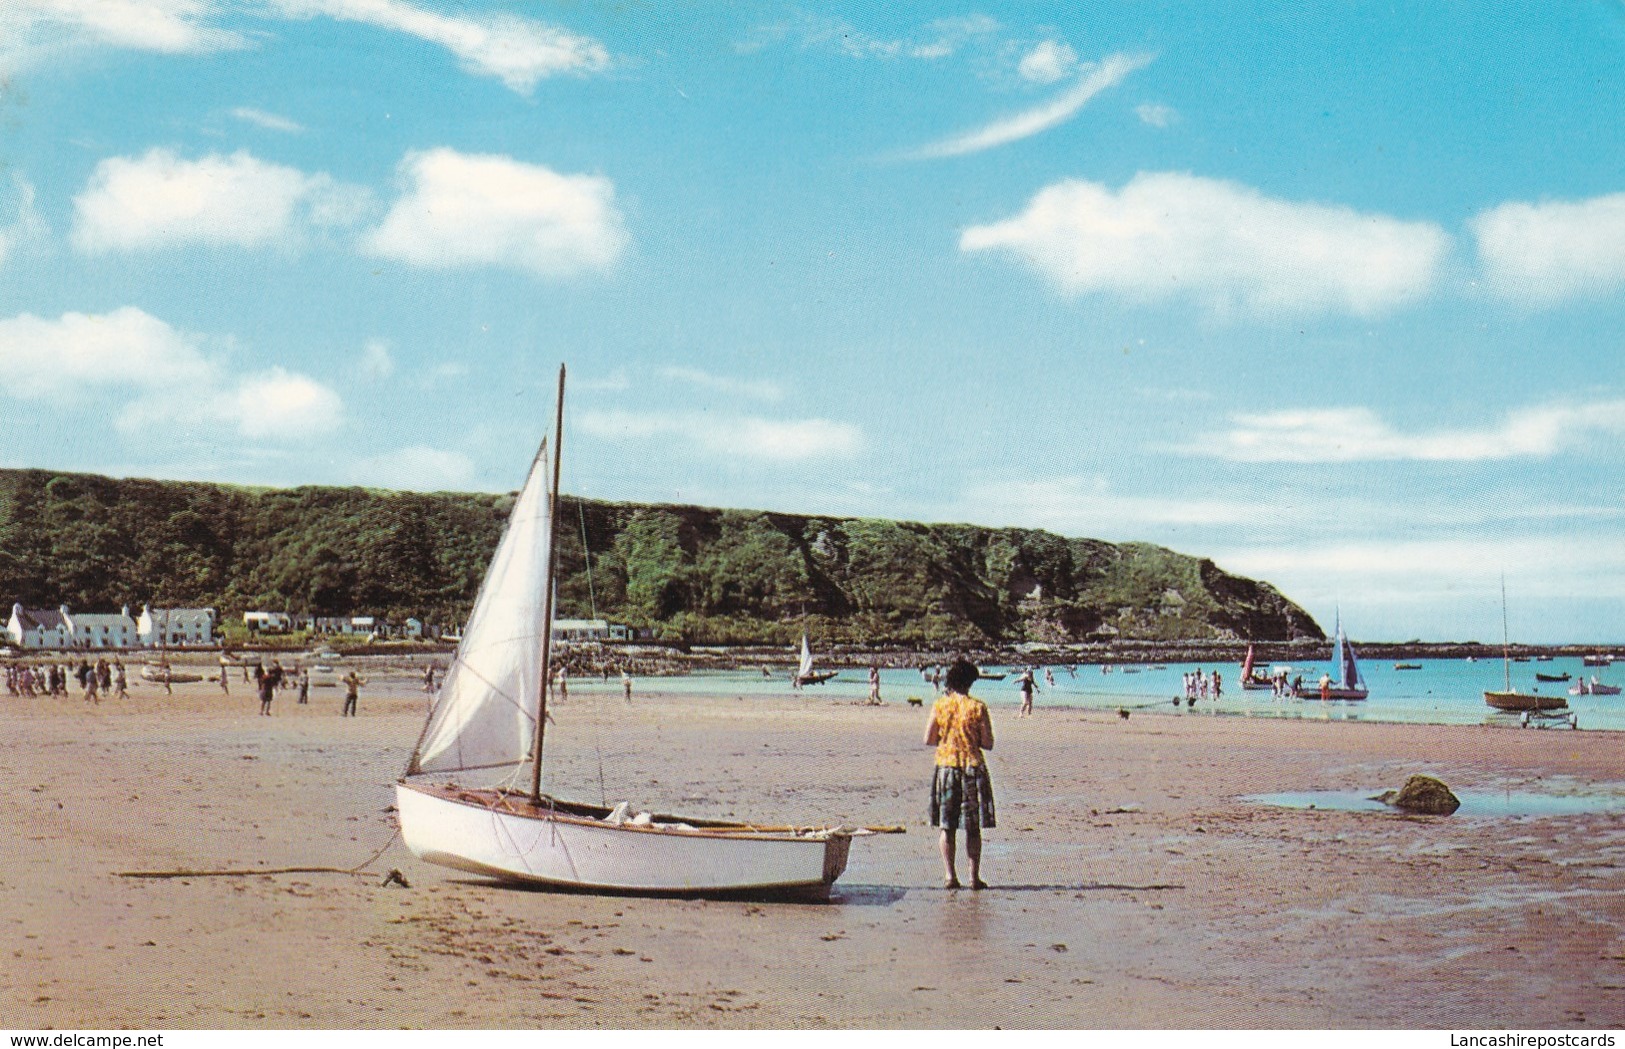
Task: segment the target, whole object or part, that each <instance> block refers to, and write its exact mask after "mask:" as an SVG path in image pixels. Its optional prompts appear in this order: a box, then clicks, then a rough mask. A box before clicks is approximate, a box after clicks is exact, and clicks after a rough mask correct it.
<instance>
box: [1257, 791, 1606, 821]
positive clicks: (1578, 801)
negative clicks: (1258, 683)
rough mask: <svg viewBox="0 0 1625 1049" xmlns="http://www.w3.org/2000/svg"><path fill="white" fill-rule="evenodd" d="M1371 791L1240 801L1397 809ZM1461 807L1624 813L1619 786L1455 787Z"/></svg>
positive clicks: (1494, 811) (1460, 812)
mask: <svg viewBox="0 0 1625 1049" xmlns="http://www.w3.org/2000/svg"><path fill="white" fill-rule="evenodd" d="M1381 793H1382V789H1373V790H1305V791H1287V792H1284V793H1280V794H1249V795H1247V796H1246V797H1244V798H1242V799H1241V800H1242V801H1249V802H1253V803H1254V804H1258V805H1274V806H1276V807H1277V808H1286V809H1330V810H1332V811H1335V812H1385V813H1392V814H1395V815H1400V814H1402V813H1401V812H1400V810H1399V809H1396V808H1394V807H1392V806H1390V805H1386V804H1384V803H1383V802H1380V801H1377V800H1375V798H1374V795H1377V794H1381ZM1455 795H1456V797H1458V798H1460V799H1461V808H1459V809H1457V810H1456V811H1455V816H1456V817H1462V816H1469V817H1471V816H1479V817H1505V816H1583V815H1586V814H1588V813H1593V812H1619V813H1625V792H1621V791H1620V790H1618V789H1606V790H1596V791H1591V792H1586V793H1548V792H1542V791H1532V790H1505V791H1500V790H1496V791H1485V790H1458V791H1455Z"/></svg>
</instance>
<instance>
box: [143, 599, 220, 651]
mask: <svg viewBox="0 0 1625 1049" xmlns="http://www.w3.org/2000/svg"><path fill="white" fill-rule="evenodd" d="M135 627H136V635H137V637H139V638H140V640H141V643H142V644H143V645H146V646H147V647H148V648H167V647H169V646H171V645H175V646H180V645H209V644H213V643H214V609H212V608H150V607H148V606H146V605H142V606H141V615H140V617H139V618H137V619H136V621H135Z"/></svg>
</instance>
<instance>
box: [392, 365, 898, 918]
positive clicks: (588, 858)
mask: <svg viewBox="0 0 1625 1049" xmlns="http://www.w3.org/2000/svg"><path fill="white" fill-rule="evenodd" d="M563 414H564V369H562V368H560V369H559V401H558V424H557V426H556V428H555V435H554V444H553V463H552V469H551V471H550V470H549V468H548V463H547V454H546V453H547V445H546V442H545V441H544V442H543V443H542V448H541V449H540V450H539V451H538V452H537V454H536V458H535V459H534V460H533V462H532V464H531V469H530V475H529V476H528V477H527V479H526V481H525V485H524V487H523V488H522V489H521V490H520V492H519V497H518V498H517V499H516V500H515V502H514V506H513V510H512V512H511V513H510V515H509V518H508V523H507V526H506V527H505V529H504V530H503V534H502V538H501V540H500V541H499V542H498V544H497V549H496V552H495V554H494V555H493V556H492V559H491V564H490V567H489V568H488V569H487V571H486V576H485V581H484V583H483V584H482V585H481V587H480V592H479V596H478V597H477V598H476V600H475V604H474V612H473V615H472V616H471V617H470V618H469V621H468V625H467V627H466V629H465V630H464V638H463V641H462V643H461V644H460V645H459V646H458V649H457V653H456V655H455V656H454V657H453V659H452V663H451V666H450V668H449V669H448V670H447V671H446V676H445V678H444V680H443V681H442V683H441V686H440V689H439V691H438V693H437V694H436V696H435V701H434V705H433V708H432V709H431V711H430V713H429V717H428V720H427V721H426V722H425V724H424V726H423V732H422V734H421V735H420V736H419V738H418V742H417V745H416V746H415V747H414V748H413V751H412V757H411V760H410V761H409V762H408V764H407V768H406V772H405V774H404V776H403V777H402V779H401V780H400V781H398V782H397V783H396V785H395V798H396V807H397V811H398V815H399V820H400V828H401V838H402V840H403V841H404V842H405V843H406V846H407V848H409V849H411V851H412V852H413V854H414V855H416V856H417V857H419V858H420V859H423V860H425V861H427V862H430V863H436V864H440V865H442V866H446V867H451V868H454V869H456V870H461V871H466V872H469V873H472V874H478V875H482V876H485V877H490V878H496V879H498V880H501V881H508V882H518V883H525V884H535V885H557V886H567V887H574V888H583V889H590V890H601V891H625V892H651V893H692V892H733V891H742V890H748V891H771V892H795V893H818V894H824V893H827V892H828V890H829V887H830V885H832V884H833V883H834V882H835V880H836V879H837V878H839V877H840V876H841V873H842V872H843V871H844V870H845V869H846V861H847V854H848V851H849V849H850V847H851V840H852V838H853V837H855V836H857V835H860V834H865V833H870V832H869V831H863V830H852V829H849V828H846V827H841V826H834V825H825V826H808V827H789V826H762V825H755V824H749V823H743V822H720V821H714V820H701V819H691V818H685V817H680V816H665V815H660V816H656V815H651V814H649V813H646V812H639V811H636V810H634V809H633V808H632V807H631V806H630V805H629V804H627V803H624V802H623V803H622V804H620V805H617V806H615V807H613V808H607V807H599V806H591V805H584V804H579V803H575V802H570V801H565V800H562V799H559V798H554V797H551V796H549V795H547V794H544V793H543V792H542V789H541V788H542V771H543V754H544V753H545V750H544V743H545V741H546V730H547V725H548V723H549V721H550V720H551V717H550V715H549V714H548V709H547V701H548V690H549V687H550V686H551V685H552V683H553V675H552V674H551V673H550V670H551V658H552V654H551V646H552V637H551V635H552V631H551V630H550V629H548V625H549V624H550V623H551V622H552V621H553V586H552V580H553V577H554V558H555V553H556V549H557V548H556V546H555V544H554V542H553V524H554V520H555V518H556V514H555V508H556V506H557V504H558V467H559V445H558V442H559V440H560V438H562V436H563ZM550 478H551V480H550ZM527 763H528V767H529V771H530V789H529V791H528V792H527V791H523V790H519V789H514V788H513V787H512V786H510V784H511V783H512V781H513V780H515V779H517V778H518V776H519V773H520V772H521V770H522V769H524V768H525V766H526V765H527ZM480 770H485V772H486V773H487V774H488V775H493V776H498V777H501V779H502V782H501V783H499V784H498V785H493V786H490V787H486V788H483V789H482V788H470V787H467V786H464V785H459V784H457V783H453V782H447V781H445V777H449V776H453V775H466V774H470V773H474V772H477V771H480ZM425 776H436V777H440V778H441V782H437V783H429V782H424V781H423V780H422V779H421V778H420V779H417V780H416V781H414V777H425Z"/></svg>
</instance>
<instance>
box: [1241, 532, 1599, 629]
mask: <svg viewBox="0 0 1625 1049" xmlns="http://www.w3.org/2000/svg"><path fill="white" fill-rule="evenodd" d="M1214 560H1215V561H1216V562H1218V563H1219V564H1221V565H1223V566H1224V568H1225V569H1226V570H1228V571H1232V572H1239V573H1241V574H1243V575H1246V576H1251V577H1253V578H1255V579H1268V580H1270V581H1271V582H1273V583H1275V584H1276V585H1277V586H1279V587H1281V588H1282V589H1283V591H1285V592H1286V593H1289V594H1292V595H1293V597H1294V598H1295V599H1297V600H1300V601H1305V602H1309V603H1317V604H1323V605H1329V604H1332V603H1333V602H1334V601H1337V600H1338V599H1339V598H1340V597H1341V598H1342V599H1343V600H1344V602H1345V604H1346V603H1347V601H1348V599H1349V598H1350V597H1353V598H1355V599H1357V600H1359V601H1362V602H1364V603H1366V604H1368V605H1370V604H1373V603H1381V604H1383V605H1394V604H1406V603H1413V604H1421V605H1426V606H1432V608H1433V609H1434V610H1435V613H1436V614H1437V613H1438V612H1439V611H1440V610H1442V608H1444V607H1446V606H1447V605H1448V604H1449V603H1450V602H1451V601H1452V600H1455V601H1460V600H1461V599H1463V598H1464V597H1465V598H1467V599H1469V600H1472V599H1476V601H1477V603H1479V604H1481V605H1485V606H1490V607H1494V609H1495V616H1494V619H1493V620H1491V619H1489V618H1488V617H1487V616H1486V621H1485V622H1484V624H1483V634H1484V635H1490V634H1491V633H1492V631H1493V635H1494V636H1495V637H1496V638H1497V639H1499V635H1500V632H1501V631H1500V626H1501V623H1500V615H1499V611H1500V608H1499V596H1500V595H1499V589H1498V587H1499V582H1498V580H1499V578H1500V576H1501V574H1502V573H1503V572H1504V573H1505V574H1506V578H1507V584H1508V588H1509V589H1510V590H1511V591H1512V592H1513V593H1514V594H1516V595H1518V598H1519V600H1527V599H1531V598H1535V597H1556V598H1562V599H1565V600H1575V599H1578V598H1586V597H1602V598H1607V599H1610V600H1613V599H1616V598H1617V597H1618V596H1619V592H1620V588H1621V587H1622V586H1625V541H1622V540H1621V538H1620V537H1618V536H1614V535H1609V534H1606V533H1598V534H1592V535H1587V536H1575V535H1572V534H1564V535H1560V536H1539V535H1537V536H1493V535H1464V536H1452V537H1448V538H1442V539H1421V540H1379V539H1370V540H1347V541H1338V542H1330V543H1319V544H1309V545H1303V546H1286V545H1278V544H1272V545H1270V546H1267V547H1239V548H1236V549H1232V550H1226V551H1221V552H1218V553H1216V554H1215V555H1214ZM1492 602H1493V605H1492V604H1491V603H1492ZM1485 611H1486V612H1488V611H1489V608H1488V607H1486V608H1485ZM1344 618H1345V622H1347V621H1348V618H1347V616H1345V617H1344Z"/></svg>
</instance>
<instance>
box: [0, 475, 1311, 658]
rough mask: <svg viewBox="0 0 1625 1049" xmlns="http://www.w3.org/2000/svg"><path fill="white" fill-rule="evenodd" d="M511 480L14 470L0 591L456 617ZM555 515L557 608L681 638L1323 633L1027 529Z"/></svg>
mask: <svg viewBox="0 0 1625 1049" xmlns="http://www.w3.org/2000/svg"><path fill="white" fill-rule="evenodd" d="M510 501H511V500H510V497H505V496H489V495H455V494H434V495H419V494H414V493H394V492H378V491H370V490H364V489H359V488H319V487H307V488H298V489H290V490H278V489H247V488H237V487H232V486H225V485H212V484H191V483H179V482H159V481H140V480H115V479H112V478H106V477H95V476H89V475H77V474H55V473H50V472H47V471H39V470H11V471H0V599H3V600H4V602H6V603H9V602H11V601H20V602H22V603H23V604H25V605H29V606H34V607H40V606H43V607H49V608H54V607H56V606H57V605H59V604H64V603H66V604H69V605H71V606H72V607H75V608H81V609H87V610H88V609H94V608H116V607H118V606H120V605H124V604H129V605H132V606H135V605H138V604H140V603H142V602H144V601H153V602H156V603H159V604H170V605H207V606H213V607H216V608H219V609H221V610H222V612H227V613H230V612H241V611H243V610H245V609H249V608H260V609H276V610H287V611H291V612H296V613H312V614H343V613H351V612H355V613H374V614H381V615H386V616H395V617H403V616H407V615H417V616H423V617H428V618H432V619H434V620H435V621H438V622H442V623H456V622H460V621H461V619H462V618H463V617H465V616H466V615H467V612H468V609H469V608H470V607H471V606H472V603H473V599H474V594H475V592H476V591H477V590H478V587H479V583H480V580H481V578H482V577H483V575H484V569H485V565H486V563H487V562H488V560H489V559H490V555H491V552H492V550H493V549H494V548H495V546H496V542H497V538H498V536H499V535H500V533H501V529H502V524H503V522H504V520H505V518H506V511H507V506H508V504H509V502H510ZM563 503H564V505H563V506H562V507H561V512H560V527H559V537H558V542H559V597H560V612H559V614H560V615H561V616H565V617H568V616H587V615H589V614H596V615H598V616H601V617H606V618H610V619H614V620H618V621H621V622H626V623H629V624H631V625H633V626H636V627H639V628H642V629H645V630H647V631H649V632H651V633H652V634H653V635H654V636H655V637H657V638H660V639H665V640H673V641H698V642H711V643H749V642H770V643H783V642H788V641H793V640H794V639H795V638H797V637H799V635H800V633H801V631H802V630H803V629H806V630H811V631H813V632H815V634H816V635H817V636H818V637H820V638H822V639H824V640H826V641H835V642H841V641H847V642H853V643H877V642H892V643H901V644H910V643H952V642H964V643H971V644H976V643H999V644H1010V643H1019V642H1023V641H1043V642H1050V643H1065V642H1077V641H1091V640H1094V641H1100V640H1114V639H1119V638H1121V639H1123V640H1132V639H1143V640H1227V639H1237V640H1257V641H1292V640H1298V639H1320V638H1323V637H1324V634H1323V632H1322V631H1321V630H1320V628H1319V627H1318V626H1316V624H1315V623H1314V621H1313V620H1312V619H1311V618H1310V617H1309V616H1308V615H1307V614H1306V613H1305V612H1304V611H1303V610H1302V609H1300V608H1299V607H1297V606H1296V605H1294V604H1293V603H1292V602H1290V601H1288V600H1287V599H1286V598H1285V597H1283V596H1282V595H1281V594H1280V593H1279V592H1277V591H1276V590H1275V589H1274V588H1273V587H1271V586H1270V585H1269V584H1267V583H1262V582H1258V581H1255V580H1251V579H1243V578H1240V577H1237V576H1232V575H1229V574H1227V573H1225V572H1223V571H1222V570H1220V569H1219V568H1218V567H1217V566H1215V565H1214V564H1213V563H1212V562H1211V561H1207V560H1202V559H1198V558H1193V557H1189V556H1186V555H1183V554H1179V553H1176V552H1174V551H1171V550H1167V549H1164V548H1162V547H1157V546H1151V545H1149V544H1145V543H1123V544H1112V543H1106V542H1102V541H1100V540H1096V539H1068V538H1065V537H1063V536H1058V535H1055V534H1053V533H1050V532H1044V531H1038V530H1034V529H1013V528H982V527H976V526H972V525H957V524H918V523H911V522H900V521H884V520H873V519H860V518H824V517H813V516H805V515H797V514H781V513H771V512H766V511H755V510H719V509H710V508H706V507H695V506H657V505H642V504H632V503H605V502H594V501H589V500H575V499H570V498H568V497H566V498H565V499H564V500H563Z"/></svg>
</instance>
